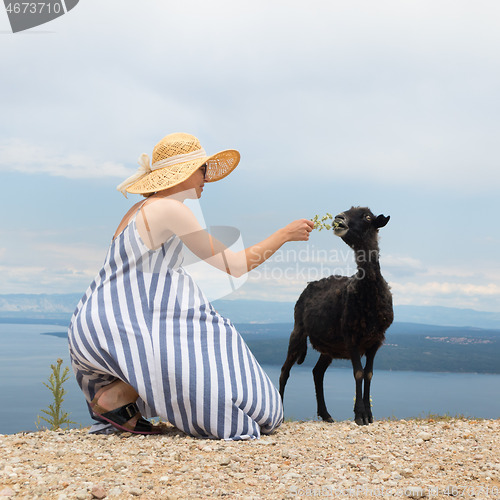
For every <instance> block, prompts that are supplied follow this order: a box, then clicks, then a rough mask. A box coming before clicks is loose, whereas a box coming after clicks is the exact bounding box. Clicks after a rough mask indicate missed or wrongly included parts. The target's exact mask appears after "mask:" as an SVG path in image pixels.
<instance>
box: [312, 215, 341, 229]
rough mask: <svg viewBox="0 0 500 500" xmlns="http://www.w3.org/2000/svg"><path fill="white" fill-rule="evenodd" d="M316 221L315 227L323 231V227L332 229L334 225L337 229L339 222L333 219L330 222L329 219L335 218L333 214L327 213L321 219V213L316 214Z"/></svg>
mask: <svg viewBox="0 0 500 500" xmlns="http://www.w3.org/2000/svg"><path fill="white" fill-rule="evenodd" d="M311 220H312V221H313V222H314V229H317V230H318V231H321V230H322V229H326V230H330V229H331V228H332V227H333V228H334V229H335V228H336V227H337V226H338V223H337V222H335V221H333V223H332V224H328V223H327V221H329V220H333V215H332V214H329V213H327V214H326V215H324V216H323V217H321V219H320V218H319V215H315V216H314V217H313V218H312V219H311Z"/></svg>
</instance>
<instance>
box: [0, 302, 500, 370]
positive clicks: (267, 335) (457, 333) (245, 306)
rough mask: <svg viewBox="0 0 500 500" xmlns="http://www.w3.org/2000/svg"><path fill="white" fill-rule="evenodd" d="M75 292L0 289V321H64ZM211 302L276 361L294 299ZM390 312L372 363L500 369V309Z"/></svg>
mask: <svg viewBox="0 0 500 500" xmlns="http://www.w3.org/2000/svg"><path fill="white" fill-rule="evenodd" d="M80 298H81V296H80V294H40V295H36V294H32V295H30V294H12V295H1V294H0V323H3V324H6V323H12V324H39V325H47V326H49V325H57V326H68V325H69V322H70V319H71V315H72V313H73V311H74V308H75V306H76V304H77V302H78V301H79V300H80ZM213 305H214V307H215V308H216V310H217V311H218V312H219V313H220V314H222V315H223V316H225V317H227V318H230V319H231V320H232V322H233V323H234V324H235V325H236V327H237V328H238V330H239V331H240V333H241V335H242V336H243V338H244V339H245V341H246V342H247V344H248V346H249V347H250V349H251V350H252V352H253V353H254V355H255V357H256V358H257V359H258V361H259V362H260V363H261V364H266V365H274V366H278V365H279V366H281V364H282V363H283V361H284V359H285V356H286V352H287V349H288V338H289V336H290V332H291V330H292V328H293V308H294V304H293V303H291V302H272V301H258V300H217V301H214V302H213ZM395 313H396V314H395V316H396V318H395V322H394V324H393V325H392V326H391V327H390V328H389V330H388V332H387V335H386V343H385V345H384V346H383V348H382V349H381V350H380V351H379V353H378V354H377V359H376V362H375V368H376V369H379V370H395V371H396V370H397V371H425V372H431V371H432V372H451V373H492V374H500V363H498V359H500V313H493V312H481V311H474V310H470V309H454V308H446V307H434V306H396V307H395ZM47 330H49V329H47ZM42 333H44V332H42ZM45 334H48V335H56V336H64V335H65V334H64V333H61V332H50V331H47V332H45ZM317 358H318V353H317V352H316V351H314V350H313V349H312V348H309V352H308V355H307V357H306V360H305V362H304V365H305V366H311V367H312V366H314V364H315V363H316V360H317ZM333 366H336V367H350V363H349V362H348V361H345V360H335V361H334V363H333Z"/></svg>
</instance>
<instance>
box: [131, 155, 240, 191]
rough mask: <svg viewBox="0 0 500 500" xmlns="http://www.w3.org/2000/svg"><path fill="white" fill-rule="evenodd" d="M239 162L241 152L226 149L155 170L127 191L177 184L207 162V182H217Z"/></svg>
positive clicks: (150, 189) (158, 189)
mask: <svg viewBox="0 0 500 500" xmlns="http://www.w3.org/2000/svg"><path fill="white" fill-rule="evenodd" d="M239 162H240V153H239V152H238V151H236V150H235V149H226V150H224V151H220V152H219V153H216V154H214V155H212V156H207V157H205V158H197V159H196V160H192V161H187V162H184V163H177V164H175V165H171V166H168V167H164V168H159V169H157V170H153V171H152V172H150V173H149V174H148V175H145V176H144V177H142V178H141V179H139V180H138V181H136V182H134V183H133V184H131V185H130V186H129V187H128V188H127V191H128V192H129V193H134V194H147V193H155V192H157V191H162V190H163V189H168V188H171V187H174V186H177V185H178V184H180V183H181V182H184V181H185V180H186V179H188V178H189V177H191V175H193V174H194V172H196V171H197V170H198V169H199V168H200V167H201V166H202V165H204V164H205V163H206V164H207V171H206V174H205V182H216V181H219V180H221V179H224V177H227V176H228V175H229V174H230V173H231V172H232V171H233V170H234V169H235V168H236V167H237V166H238V163H239Z"/></svg>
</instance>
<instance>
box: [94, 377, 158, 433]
mask: <svg viewBox="0 0 500 500" xmlns="http://www.w3.org/2000/svg"><path fill="white" fill-rule="evenodd" d="M138 397H139V395H138V394H137V392H136V391H135V389H134V388H133V387H132V386H131V385H129V384H127V383H125V382H123V381H122V380H117V381H115V382H112V383H111V384H108V385H106V386H104V387H102V388H101V389H99V391H97V393H96V395H95V397H94V399H93V400H92V403H90V406H91V408H92V411H93V412H94V413H95V414H96V415H97V416H99V417H100V418H102V419H104V420H106V421H107V422H109V423H110V424H112V425H113V426H114V427H116V428H117V429H120V430H122V431H127V432H132V433H135V434H160V433H161V432H162V429H161V427H160V426H154V425H152V424H151V423H150V422H148V421H147V420H145V419H143V418H142V416H141V414H140V412H139V408H137V405H136V404H135V401H136V400H137V398H138Z"/></svg>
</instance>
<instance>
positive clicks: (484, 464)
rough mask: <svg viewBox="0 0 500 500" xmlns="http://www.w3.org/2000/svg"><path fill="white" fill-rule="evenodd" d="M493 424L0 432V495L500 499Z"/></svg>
mask: <svg viewBox="0 0 500 500" xmlns="http://www.w3.org/2000/svg"><path fill="white" fill-rule="evenodd" d="M499 435H500V420H479V421H474V420H462V419H450V420H439V421H433V420H432V419H428V420H399V421H380V422H375V423H374V424H372V425H369V426H364V427H358V426H356V425H355V424H354V423H352V422H337V423H334V424H326V423H323V422H286V423H284V424H283V425H282V426H281V427H280V428H279V429H278V430H277V431H276V432H275V433H274V434H273V435H271V436H263V437H262V438H261V439H259V440H254V441H240V442H233V441H213V440H200V439H194V438H191V437H188V436H186V435H185V434H183V433H181V432H179V431H177V430H176V429H175V428H173V427H169V429H168V432H167V434H166V435H163V436H150V437H149V436H148V437H145V436H132V435H131V434H128V433H126V434H116V435H110V436H95V435H89V434H87V429H78V430H76V429H73V430H69V431H61V432H53V431H43V432H34V433H22V434H13V435H0V497H2V498H16V499H18V498H29V499H35V498H43V499H52V498H53V499H59V500H63V499H73V498H76V499H79V500H86V499H93V498H110V499H113V498H116V499H118V498H119V499H130V498H137V499H162V500H163V499H176V498H193V499H197V498H199V499H205V498H212V497H226V498H231V499H232V498H245V499H252V498H255V499H257V498H259V499H260V498H266V499H267V498H270V499H293V498H308V497H311V498H314V497H320V498H328V497H331V498H363V499H368V498H369V499H373V498H395V497H396V498H397V497H399V498H424V497H425V498H447V499H449V498H450V497H452V496H455V497H459V498H479V499H492V498H496V499H500V446H499V441H500V439H499Z"/></svg>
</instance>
